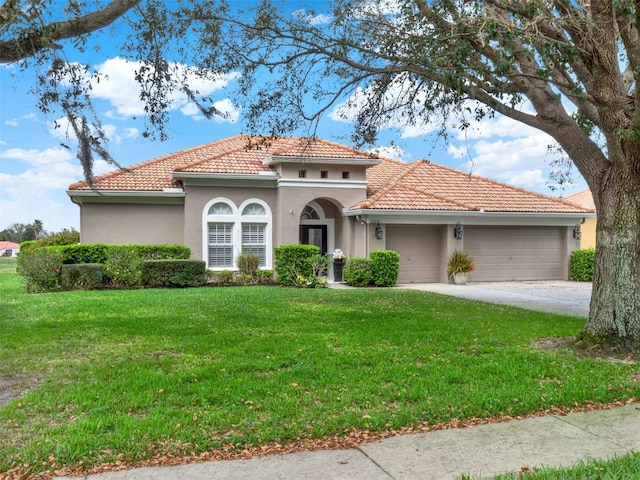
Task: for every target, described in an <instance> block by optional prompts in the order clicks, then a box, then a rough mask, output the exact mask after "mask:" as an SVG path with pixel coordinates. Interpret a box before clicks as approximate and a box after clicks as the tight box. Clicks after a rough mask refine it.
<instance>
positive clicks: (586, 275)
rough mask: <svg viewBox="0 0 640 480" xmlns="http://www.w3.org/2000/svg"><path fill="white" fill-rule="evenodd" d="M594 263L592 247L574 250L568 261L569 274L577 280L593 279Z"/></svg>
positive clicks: (587, 280)
mask: <svg viewBox="0 0 640 480" xmlns="http://www.w3.org/2000/svg"><path fill="white" fill-rule="evenodd" d="M595 263H596V251H595V249H593V248H585V249H583V250H574V251H573V252H571V259H570V261H569V265H570V266H569V270H570V275H571V278H572V279H573V280H576V281H578V282H590V281H592V280H593V269H594V266H595Z"/></svg>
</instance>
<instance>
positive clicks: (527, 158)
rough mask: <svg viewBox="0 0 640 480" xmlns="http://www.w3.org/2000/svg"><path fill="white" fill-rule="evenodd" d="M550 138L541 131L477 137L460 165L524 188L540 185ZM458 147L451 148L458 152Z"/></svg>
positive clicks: (546, 167) (545, 166)
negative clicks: (496, 137) (500, 137)
mask: <svg viewBox="0 0 640 480" xmlns="http://www.w3.org/2000/svg"><path fill="white" fill-rule="evenodd" d="M551 142H552V139H551V138H550V137H549V136H547V135H546V134H545V133H542V132H536V133H534V134H533V135H529V136H525V137H520V138H512V139H505V140H498V141H488V140H479V141H476V142H475V143H474V144H472V145H470V149H471V152H470V153H471V158H472V160H470V161H468V162H465V163H464V164H463V165H462V166H461V168H462V169H464V170H465V171H467V170H468V171H471V172H472V173H474V174H476V175H481V176H484V177H489V178H494V179H496V180H499V181H501V182H506V183H511V184H513V185H517V186H522V187H525V188H530V189H531V188H533V189H539V188H544V186H545V184H546V178H545V175H546V172H547V171H548V170H549V166H548V165H547V163H546V160H545V159H546V154H547V145H549V144H550V143H551ZM461 149H462V147H458V148H457V150H454V151H455V152H458V153H459V152H460V150H461Z"/></svg>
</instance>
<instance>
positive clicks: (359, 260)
mask: <svg viewBox="0 0 640 480" xmlns="http://www.w3.org/2000/svg"><path fill="white" fill-rule="evenodd" d="M342 275H343V278H344V281H345V283H346V284H347V285H351V286H352V287H368V286H369V285H371V284H372V283H373V268H372V265H371V260H369V259H368V258H364V257H352V258H349V260H347V264H346V265H345V266H344V270H343V271H342Z"/></svg>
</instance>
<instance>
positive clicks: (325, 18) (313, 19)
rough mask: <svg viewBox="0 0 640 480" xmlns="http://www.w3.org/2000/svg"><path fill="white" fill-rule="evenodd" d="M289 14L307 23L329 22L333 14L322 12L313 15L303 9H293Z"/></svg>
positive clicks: (323, 23) (320, 23)
mask: <svg viewBox="0 0 640 480" xmlns="http://www.w3.org/2000/svg"><path fill="white" fill-rule="evenodd" d="M291 15H293V16H294V17H296V18H298V19H300V20H305V21H306V22H307V23H308V24H309V25H326V24H328V23H331V21H332V20H333V15H326V14H323V13H321V14H316V15H313V14H312V13H310V12H308V11H307V10H304V9H300V10H295V11H294V12H292V13H291Z"/></svg>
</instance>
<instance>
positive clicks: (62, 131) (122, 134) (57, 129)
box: [49, 117, 140, 143]
mask: <svg viewBox="0 0 640 480" xmlns="http://www.w3.org/2000/svg"><path fill="white" fill-rule="evenodd" d="M102 129H103V131H104V133H105V135H106V136H107V138H108V139H109V141H111V142H113V143H122V141H123V140H132V139H136V138H138V137H139V136H140V130H138V129H137V128H135V127H126V128H123V129H119V128H118V126H117V125H114V124H112V123H106V124H103V125H102ZM49 133H50V134H51V136H52V137H54V138H56V139H58V140H62V141H72V142H74V143H75V142H76V140H77V138H76V133H75V131H74V130H73V127H72V126H71V123H70V122H69V120H68V119H67V118H66V117H61V118H59V119H58V120H56V121H55V122H52V123H50V124H49Z"/></svg>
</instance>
